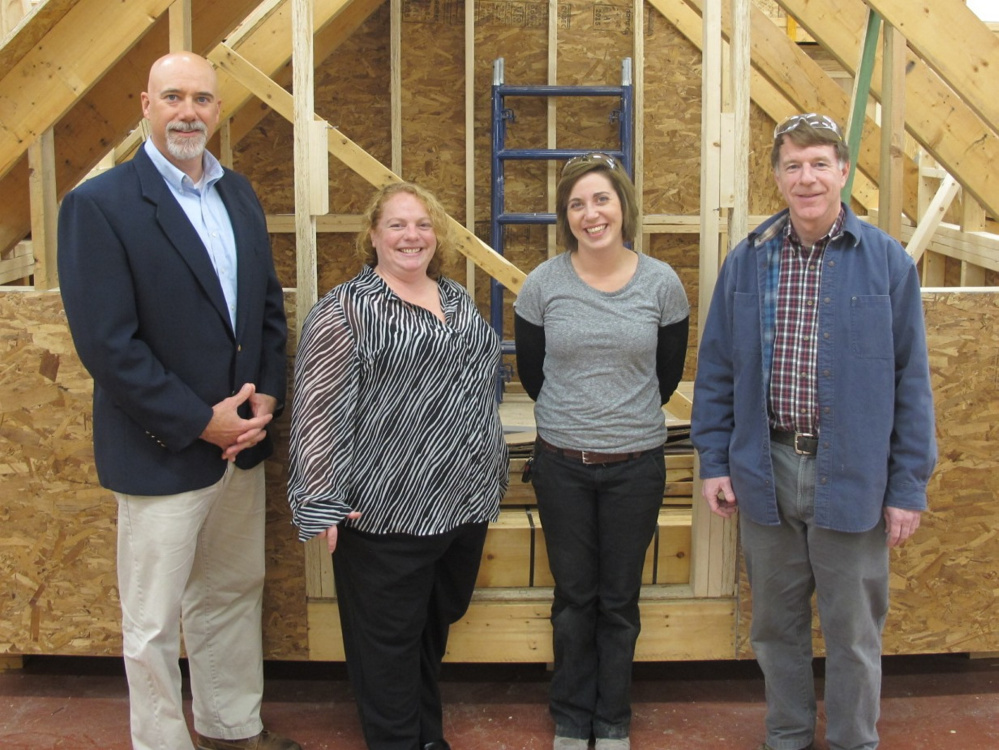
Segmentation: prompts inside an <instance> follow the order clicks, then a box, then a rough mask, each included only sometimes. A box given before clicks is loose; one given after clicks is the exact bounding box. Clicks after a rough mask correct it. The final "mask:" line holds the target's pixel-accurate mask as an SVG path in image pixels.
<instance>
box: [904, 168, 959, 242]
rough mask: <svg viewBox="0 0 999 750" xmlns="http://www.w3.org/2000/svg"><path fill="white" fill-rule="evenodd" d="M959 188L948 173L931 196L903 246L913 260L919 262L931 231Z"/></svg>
mask: <svg viewBox="0 0 999 750" xmlns="http://www.w3.org/2000/svg"><path fill="white" fill-rule="evenodd" d="M960 189H961V186H960V185H958V184H957V181H956V180H955V179H954V178H953V177H951V176H950V175H947V176H946V177H944V178H943V180H942V181H941V183H940V188H939V189H938V190H937V194H936V195H934V196H933V200H932V201H930V205H929V207H928V208H927V209H926V213H925V214H923V218H922V219H920V220H919V225H918V226H917V227H916V229H915V231H914V232H913V233H912V236H911V237H910V238H909V242H908V244H906V246H905V251H906V252H907V253H909V255H911V256H912V259H913V260H914V261H916V262H919V259H920V258H921V257H922V256H923V251H924V250H926V248H927V247H928V246H929V244H930V240H932V239H933V233H934V232H936V231H937V227H939V226H940V222H942V221H943V217H944V214H946V213H947V209H948V208H950V204H951V203H952V202H953V200H954V198H955V197H957V194H958V192H959V191H960Z"/></svg>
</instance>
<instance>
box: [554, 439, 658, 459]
mask: <svg viewBox="0 0 999 750" xmlns="http://www.w3.org/2000/svg"><path fill="white" fill-rule="evenodd" d="M538 445H539V446H541V447H542V448H543V449H544V450H546V451H548V452H549V453H554V454H555V455H557V456H562V458H568V459H569V460H570V461H578V462H579V463H581V464H586V465H587V466H590V465H593V464H617V463H621V462H622V461H631V460H633V459H636V458H640V457H641V456H644V455H645V454H646V453H655V452H656V451H662V446H659V447H657V448H650V449H649V450H647V451H631V452H630V453H601V452H600V451H576V450H572V449H571V448H559V447H558V446H557V445H552V444H551V443H549V442H548V441H547V440H545V439H544V438H541V437H538Z"/></svg>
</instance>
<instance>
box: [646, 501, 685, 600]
mask: <svg viewBox="0 0 999 750" xmlns="http://www.w3.org/2000/svg"><path fill="white" fill-rule="evenodd" d="M691 522H692V513H691V510H690V509H689V508H663V509H662V510H661V511H659V528H658V530H657V533H656V545H655V546H656V581H655V582H656V583H657V584H666V583H685V584H689V583H690V528H691Z"/></svg>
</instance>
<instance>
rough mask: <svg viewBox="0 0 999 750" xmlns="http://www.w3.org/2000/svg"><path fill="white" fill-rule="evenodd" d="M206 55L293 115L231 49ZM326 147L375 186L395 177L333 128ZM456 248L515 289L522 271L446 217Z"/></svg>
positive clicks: (276, 89) (287, 98) (285, 98)
mask: <svg viewBox="0 0 999 750" xmlns="http://www.w3.org/2000/svg"><path fill="white" fill-rule="evenodd" d="M209 59H210V60H211V61H212V62H214V63H215V64H216V65H218V66H219V67H220V68H222V69H223V70H225V71H226V72H227V73H228V74H229V75H231V76H233V78H235V79H236V80H238V81H240V82H241V83H242V84H243V85H244V86H246V87H247V88H248V89H249V90H250V91H252V92H253V93H254V94H255V95H256V96H257V97H258V98H260V99H261V100H262V101H264V102H265V103H266V104H267V105H268V106H269V107H271V108H272V109H274V111H275V112H277V113H278V114H280V115H281V116H282V117H284V118H286V119H289V120H291V119H293V112H292V109H293V107H292V96H291V94H289V93H288V92H287V91H285V90H284V89H283V88H281V87H280V86H278V85H277V84H276V83H275V82H274V81H273V80H271V79H270V78H269V77H268V76H267V75H265V74H264V73H263V72H261V71H260V70H259V69H257V68H256V67H255V66H253V65H252V64H251V63H250V62H249V61H248V60H246V59H245V58H244V57H242V56H241V55H240V54H239V53H238V52H236V51H235V50H234V49H232V48H230V47H228V46H227V45H224V44H220V45H219V46H218V47H216V48H215V49H214V50H212V52H211V53H210V55H209ZM329 151H330V153H331V154H333V156H335V157H336V158H337V159H339V160H340V161H342V162H343V163H344V164H346V165H347V166H348V167H349V168H350V169H352V170H353V171H354V172H356V173H357V174H358V175H360V176H361V177H363V178H364V179H365V180H367V181H368V182H370V183H371V184H372V185H374V186H375V187H381V186H382V185H385V184H388V183H390V182H395V181H398V180H399V177H398V176H397V175H395V174H393V173H392V171H391V170H389V169H388V168H387V167H385V166H384V165H383V164H381V163H380V162H379V161H378V160H377V159H375V158H374V157H373V156H371V155H370V154H369V153H367V152H366V151H364V149H362V148H361V147H360V146H358V145H357V144H356V143H354V141H352V140H351V139H350V138H348V137H347V136H346V135H344V134H343V133H342V132H340V131H339V130H337V129H333V130H331V131H329ZM450 221H451V228H452V230H454V231H455V233H456V237H457V246H458V250H460V251H461V253H462V254H463V255H465V256H466V257H468V258H471V259H472V260H473V261H475V263H476V265H478V266H479V267H480V268H482V269H483V270H484V271H485V272H486V273H488V274H489V275H490V276H492V277H493V278H494V279H496V280H497V281H499V282H500V283H501V284H503V286H505V287H506V288H507V289H509V290H510V291H512V292H515V293H516V292H518V291H519V290H520V285H521V284H523V283H524V279H525V278H526V274H525V273H524V272H523V271H521V270H520V269H518V268H517V267H516V266H514V265H513V264H512V263H510V261H508V260H507V259H506V258H504V257H503V256H502V255H500V254H499V253H497V252H496V251H494V250H493V249H492V248H490V247H489V246H488V245H486V244H485V243H484V242H482V240H480V239H479V238H478V237H476V236H475V235H474V234H472V233H471V232H469V231H468V230H467V229H466V228H465V227H464V226H462V225H461V224H459V223H458V222H456V221H455V220H454V219H450Z"/></svg>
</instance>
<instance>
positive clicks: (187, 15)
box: [169, 0, 194, 52]
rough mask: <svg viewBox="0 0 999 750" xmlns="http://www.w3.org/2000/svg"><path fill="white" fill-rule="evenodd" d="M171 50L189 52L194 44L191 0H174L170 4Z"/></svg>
mask: <svg viewBox="0 0 999 750" xmlns="http://www.w3.org/2000/svg"><path fill="white" fill-rule="evenodd" d="M169 13H170V51H171V52H189V51H190V50H191V49H193V46H194V36H193V34H192V31H191V0H173V2H172V3H171V4H170V11H169Z"/></svg>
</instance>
